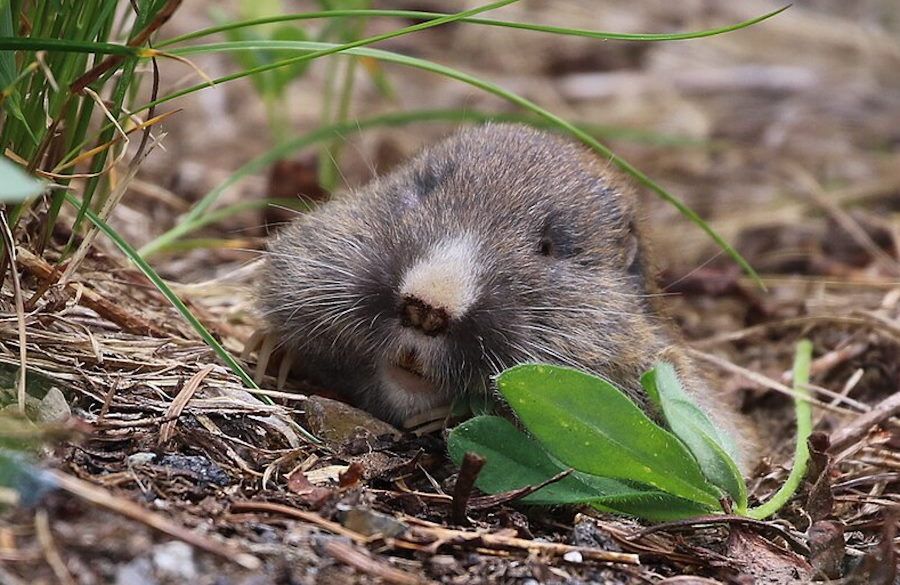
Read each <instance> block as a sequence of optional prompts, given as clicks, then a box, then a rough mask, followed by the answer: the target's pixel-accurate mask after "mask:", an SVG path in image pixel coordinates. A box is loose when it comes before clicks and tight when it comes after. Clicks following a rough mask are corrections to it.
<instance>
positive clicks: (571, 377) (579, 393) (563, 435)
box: [497, 364, 719, 506]
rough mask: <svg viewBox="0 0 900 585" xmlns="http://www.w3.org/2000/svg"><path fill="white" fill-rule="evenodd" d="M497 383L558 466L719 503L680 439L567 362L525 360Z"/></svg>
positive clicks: (620, 394)
mask: <svg viewBox="0 0 900 585" xmlns="http://www.w3.org/2000/svg"><path fill="white" fill-rule="evenodd" d="M497 387H498V389H499V390H500V393H501V394H503V396H504V398H506V400H507V402H508V403H509V405H510V407H512V409H513V410H515V412H516V414H517V415H518V416H519V418H520V419H521V420H522V422H523V423H524V424H525V426H526V427H527V428H528V430H529V431H530V432H531V433H532V434H533V435H534V436H535V438H536V439H537V440H538V441H540V442H541V444H542V445H543V446H544V447H545V448H546V449H547V451H549V452H550V453H551V454H552V455H554V456H555V457H557V458H559V459H560V461H562V462H563V463H564V464H566V465H569V466H571V467H573V468H575V469H577V470H579V471H582V472H585V473H589V474H591V475H598V476H601V477H611V478H616V479H625V480H630V481H637V482H640V483H645V484H648V485H651V486H653V487H656V488H658V489H660V490H662V491H664V492H667V493H669V494H671V495H674V496H679V497H682V498H685V499H688V500H691V501H694V502H698V503H701V504H705V505H708V506H718V500H719V496H718V490H717V489H716V488H714V487H713V486H711V485H710V484H709V483H708V482H707V481H706V479H705V478H704V477H703V474H702V473H701V471H700V467H699V466H698V465H697V461H696V460H695V459H694V458H693V456H692V455H691V454H690V453H689V452H688V451H687V449H686V448H685V447H684V445H683V444H682V443H681V441H679V440H678V439H677V438H676V437H675V436H674V435H672V434H671V433H669V432H668V431H666V430H665V429H663V428H661V427H659V426H658V425H656V423H654V422H653V421H652V420H650V419H649V418H648V417H647V415H646V414H644V413H643V412H642V411H641V409H640V408H638V407H637V406H636V405H635V404H634V403H633V402H632V401H631V400H630V399H629V398H628V397H627V396H626V395H625V394H624V393H623V392H622V391H621V390H619V389H618V388H616V387H615V386H613V385H612V384H611V383H609V382H607V381H606V380H603V379H601V378H598V377H596V376H592V375H590V374H586V373H583V372H579V371H577V370H573V369H571V368H564V367H559V366H549V365H541V364H525V365H520V366H515V367H513V368H510V369H508V370H506V371H505V372H503V373H502V374H500V376H498V378H497Z"/></svg>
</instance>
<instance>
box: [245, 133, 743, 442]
mask: <svg viewBox="0 0 900 585" xmlns="http://www.w3.org/2000/svg"><path fill="white" fill-rule="evenodd" d="M608 167H609V165H608V164H606V163H605V162H604V161H602V160H600V159H598V158H597V157H596V156H594V155H593V154H592V153H590V152H588V151H587V150H586V149H585V148H583V147H582V146H581V145H578V144H574V143H572V142H570V141H568V140H565V139H563V138H560V137H558V136H556V135H552V134H549V133H545V132H540V131H538V130H534V129H531V128H527V127H524V126H516V125H494V124H488V125H484V126H481V127H477V128H474V129H468V130H464V131H462V132H460V133H458V134H455V135H453V136H452V137H450V138H448V139H447V140H445V141H443V142H441V143H439V144H437V145H435V146H433V147H431V148H428V149H426V150H425V151H424V152H422V153H421V154H420V155H419V156H417V157H416V158H414V159H413V160H411V161H410V162H409V163H407V164H406V165H404V166H402V167H401V168H399V169H398V170H396V171H395V172H393V173H391V174H389V175H387V176H384V177H381V178H378V179H376V180H374V181H372V182H371V183H370V184H369V185H367V186H365V187H364V188H363V189H361V190H360V191H359V192H356V193H350V194H347V195H344V196H343V197H340V198H337V199H335V200H333V201H331V202H329V203H327V204H325V205H323V206H321V207H320V208H318V209H317V210H315V211H314V212H312V213H309V214H305V215H303V216H301V217H300V218H298V220H297V221H295V222H294V223H293V224H291V225H290V226H289V227H287V228H286V229H284V230H283V231H282V232H281V233H280V234H279V235H278V236H277V237H276V238H275V239H274V240H273V241H272V243H271V245H270V255H269V257H268V259H267V264H266V268H265V271H264V275H263V279H262V283H261V286H260V290H259V294H260V301H261V304H262V307H263V309H264V312H265V314H266V318H267V320H268V322H269V325H270V327H271V329H272V330H273V331H274V332H275V334H276V335H277V336H278V337H279V338H280V339H281V340H282V342H283V343H284V344H286V345H287V346H289V347H291V348H292V349H294V350H295V351H297V352H298V353H299V354H300V355H301V356H302V357H301V359H302V360H303V361H304V363H305V364H306V366H307V367H306V371H307V374H308V375H310V376H312V377H313V378H317V379H318V380H319V381H320V382H321V383H325V384H329V385H331V386H336V387H337V388H339V389H343V390H344V391H346V392H347V393H348V394H350V395H351V396H354V397H356V399H357V400H358V402H360V403H361V404H362V405H364V406H366V407H368V408H369V409H371V410H373V411H374V412H376V413H377V414H380V415H381V416H383V417H385V418H388V419H391V420H398V419H401V418H403V417H405V416H408V415H410V414H413V412H409V411H406V412H398V409H397V407H396V406H394V407H392V406H391V405H390V404H389V403H388V402H387V401H386V400H384V399H383V398H384V397H383V392H382V389H381V388H380V387H379V384H378V381H377V380H376V377H375V375H374V368H375V365H376V364H377V363H379V361H380V360H383V359H386V358H392V357H393V356H396V355H397V354H398V353H400V352H402V351H403V348H402V347H399V346H398V344H397V342H396V341H395V339H396V337H397V334H398V332H399V331H401V328H402V324H401V320H400V316H399V315H398V310H397V307H398V303H399V302H400V299H398V292H397V290H398V286H399V282H400V279H401V278H402V275H403V274H404V271H405V270H407V269H409V267H410V265H411V264H412V263H413V262H415V261H416V259H417V258H419V257H420V256H421V255H422V254H423V253H424V251H425V250H427V249H428V247H429V246H431V245H432V244H433V243H435V242H437V241H440V239H441V238H445V237H448V236H451V235H453V234H458V233H467V234H473V235H474V237H475V238H476V240H477V242H478V245H477V252H476V253H475V254H474V255H473V258H472V261H473V263H476V264H477V265H478V266H479V267H481V268H483V270H482V271H481V272H480V274H481V276H480V277H479V278H481V282H480V285H481V288H480V289H479V291H480V292H479V295H478V298H477V300H476V302H475V303H474V305H473V306H472V307H471V309H470V310H469V311H468V312H467V314H466V315H465V317H464V318H462V319H459V320H458V322H451V323H450V325H449V328H448V330H447V332H446V333H444V335H446V337H445V338H443V339H444V340H445V342H446V345H445V350H443V351H440V352H437V353H436V354H435V356H432V357H431V358H430V359H431V361H430V362H428V363H426V364H425V365H426V369H427V372H428V378H429V379H430V381H431V382H432V383H433V384H434V385H435V387H436V388H437V389H438V391H437V394H438V395H439V396H437V397H435V399H434V401H433V402H434V403H435V404H437V403H439V402H442V401H443V402H446V401H447V400H449V399H451V398H452V397H453V396H454V395H456V394H458V393H459V392H461V391H466V390H467V391H485V390H486V389H488V388H489V387H490V377H491V376H492V375H494V374H496V373H497V372H498V371H499V370H500V369H501V368H505V367H509V366H511V365H513V364H516V363H520V362H525V361H542V362H549V363H557V364H565V365H570V366H573V367H576V368H580V369H583V370H588V371H592V372H595V373H597V374H599V375H601V376H603V377H606V378H608V379H610V380H612V381H613V382H615V383H617V384H619V385H620V386H621V387H623V388H625V389H626V390H627V391H628V392H629V394H630V395H631V396H632V398H633V399H634V400H635V401H636V402H637V403H638V404H639V405H641V406H642V407H644V408H648V405H647V400H646V396H645V394H644V392H643V390H642V389H641V387H640V384H639V382H638V379H639V377H640V375H641V374H642V373H643V372H644V371H646V370H647V369H649V368H650V367H652V366H653V364H654V363H655V362H656V361H657V360H659V359H660V358H662V357H664V356H667V357H668V358H669V359H670V360H674V361H676V362H677V365H678V366H679V367H680V369H681V371H682V374H683V376H684V377H685V381H686V386H687V389H688V391H689V392H690V393H692V394H693V395H694V396H696V397H697V399H698V401H699V402H700V403H701V404H702V405H703V406H704V408H705V409H706V410H707V411H708V412H709V413H710V415H712V416H713V418H714V420H717V421H719V424H720V425H721V426H722V427H723V428H724V429H728V430H731V429H730V427H731V426H732V424H733V420H734V419H733V418H732V415H731V414H730V413H729V410H728V409H727V407H726V406H724V405H723V404H722V403H721V402H720V400H719V399H718V397H717V395H716V394H715V393H713V392H711V391H710V390H709V389H708V388H707V387H706V385H705V384H704V383H703V382H702V379H701V378H700V377H699V376H697V375H696V374H694V373H693V372H692V370H691V368H690V365H689V364H688V360H687V358H686V357H684V355H683V354H682V352H680V351H678V350H677V345H676V344H675V343H674V338H673V336H672V331H671V328H670V327H669V326H668V325H667V324H666V323H665V322H664V321H663V320H662V318H661V317H660V316H659V315H660V313H659V311H658V308H657V307H656V302H655V299H654V296H653V291H654V290H655V289H654V287H653V285H652V275H651V271H652V269H651V265H650V262H649V259H648V252H647V250H646V247H645V245H644V239H643V238H642V237H641V234H640V225H639V224H640V221H639V220H638V217H637V213H636V210H635V197H634V195H633V193H632V192H631V190H630V189H629V188H628V187H627V186H626V185H627V183H626V182H625V181H623V180H621V179H620V178H619V177H617V176H615V175H614V174H613V173H612V172H611V171H610V170H609V168H608ZM548 254H549V255H548ZM673 346H674V347H675V349H673ZM411 408H412V407H411Z"/></svg>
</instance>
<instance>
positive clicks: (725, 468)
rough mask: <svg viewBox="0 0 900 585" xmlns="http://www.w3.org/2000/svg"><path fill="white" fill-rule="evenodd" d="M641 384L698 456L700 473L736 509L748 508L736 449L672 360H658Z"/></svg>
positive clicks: (670, 426)
mask: <svg viewBox="0 0 900 585" xmlns="http://www.w3.org/2000/svg"><path fill="white" fill-rule="evenodd" d="M641 384H642V385H643V386H644V389H645V390H647V393H648V394H649V395H650V397H651V399H653V401H654V402H655V403H656V404H657V406H658V407H659V409H660V410H661V411H662V413H663V416H664V417H665V418H666V422H667V423H668V424H669V428H670V429H672V432H673V433H675V435H676V436H677V437H678V438H679V439H681V440H682V441H683V442H684V444H685V445H687V448H688V449H689V450H690V451H691V453H693V454H694V457H696V458H697V462H698V463H699V464H700V469H701V470H702V471H703V475H705V476H706V478H707V479H708V480H709V481H710V482H712V484H713V485H715V486H718V487H720V488H722V490H724V491H725V492H726V493H727V494H728V495H730V496H731V499H732V500H733V501H734V503H735V505H736V509H737V512H738V513H744V512H746V510H747V486H746V485H745V484H744V478H743V477H741V472H740V471H739V470H738V468H737V465H736V464H735V462H734V460H735V458H736V456H737V449H736V446H735V444H734V441H733V440H732V439H731V437H730V436H728V435H727V434H726V433H724V432H722V431H721V430H720V429H717V428H716V426H715V425H713V423H712V421H711V420H710V419H709V417H708V416H707V415H706V413H705V412H703V410H701V409H700V407H698V406H697V405H696V404H694V402H693V401H692V400H691V398H690V397H689V396H688V394H687V393H686V392H685V391H684V388H683V387H682V385H681V382H680V381H679V379H678V374H677V373H676V371H675V368H674V367H673V366H672V364H669V363H666V362H661V363H659V364H657V366H656V368H654V369H652V370H650V371H649V372H647V373H646V374H644V376H643V377H642V378H641Z"/></svg>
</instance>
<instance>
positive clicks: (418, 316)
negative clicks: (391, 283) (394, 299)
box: [400, 296, 450, 337]
mask: <svg viewBox="0 0 900 585" xmlns="http://www.w3.org/2000/svg"><path fill="white" fill-rule="evenodd" d="M400 322H401V323H402V324H403V326H404V327H412V328H413V329H417V330H419V331H421V332H422V333H424V334H425V335H428V336H431V337H434V336H436V335H440V334H442V333H444V332H445V331H446V330H447V325H448V324H449V323H450V315H449V314H447V311H446V310H444V309H442V308H440V307H437V308H435V307H432V306H431V305H429V304H428V303H426V302H424V301H422V300H421V299H417V298H416V297H411V296H406V297H403V301H401V303H400Z"/></svg>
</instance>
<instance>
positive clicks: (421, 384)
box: [383, 349, 436, 394]
mask: <svg viewBox="0 0 900 585" xmlns="http://www.w3.org/2000/svg"><path fill="white" fill-rule="evenodd" d="M383 375H384V378H385V380H386V381H388V382H389V383H390V384H391V385H393V386H396V387H399V388H400V389H401V390H403V391H405V392H408V393H410V394H433V393H434V392H436V388H435V386H434V384H433V383H432V382H431V381H430V380H429V379H428V378H427V377H426V375H425V372H424V369H423V367H422V362H421V360H420V359H419V355H418V354H417V353H416V351H415V350H414V349H407V350H406V351H404V352H403V353H402V354H401V355H400V357H399V358H398V359H396V360H393V361H391V362H389V363H388V364H386V365H385V367H384V369H383Z"/></svg>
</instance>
